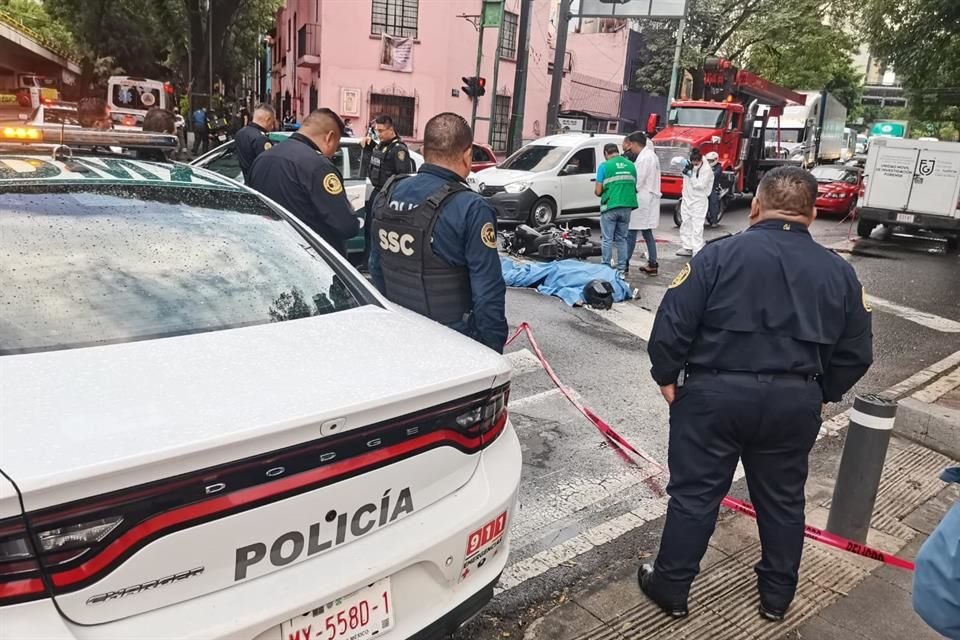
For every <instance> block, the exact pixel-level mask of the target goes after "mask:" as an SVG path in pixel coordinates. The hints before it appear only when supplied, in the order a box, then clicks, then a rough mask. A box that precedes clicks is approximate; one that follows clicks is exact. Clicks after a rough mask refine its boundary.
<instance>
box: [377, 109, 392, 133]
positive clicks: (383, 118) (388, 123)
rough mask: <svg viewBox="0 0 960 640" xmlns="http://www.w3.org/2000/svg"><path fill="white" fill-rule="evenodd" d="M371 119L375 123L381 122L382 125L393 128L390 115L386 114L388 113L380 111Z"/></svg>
mask: <svg viewBox="0 0 960 640" xmlns="http://www.w3.org/2000/svg"><path fill="white" fill-rule="evenodd" d="M373 121H374V122H375V123H376V124H383V125H386V126H388V127H390V128H391V129H393V118H391V117H390V116H388V115H387V114H385V113H381V114H380V115H378V116H377V117H376V118H374V119H373Z"/></svg>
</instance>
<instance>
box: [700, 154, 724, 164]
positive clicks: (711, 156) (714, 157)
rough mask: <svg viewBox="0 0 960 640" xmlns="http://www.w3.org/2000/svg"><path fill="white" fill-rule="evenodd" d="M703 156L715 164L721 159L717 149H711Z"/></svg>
mask: <svg viewBox="0 0 960 640" xmlns="http://www.w3.org/2000/svg"><path fill="white" fill-rule="evenodd" d="M703 157H704V159H705V160H706V161H707V162H709V163H710V164H715V163H716V162H717V161H718V160H720V154H718V153H717V152H716V151H711V152H710V153H708V154H707V155H705V156H703Z"/></svg>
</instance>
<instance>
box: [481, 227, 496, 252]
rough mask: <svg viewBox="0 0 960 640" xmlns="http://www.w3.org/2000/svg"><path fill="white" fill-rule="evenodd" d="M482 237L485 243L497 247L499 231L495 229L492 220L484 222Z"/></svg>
mask: <svg viewBox="0 0 960 640" xmlns="http://www.w3.org/2000/svg"><path fill="white" fill-rule="evenodd" d="M480 239H481V240H482V241H483V244H485V245H487V246H488V247H490V248H491V249H496V248H497V232H496V231H495V230H494V228H493V223H492V222H488V223H486V224H484V225H483V228H482V229H480Z"/></svg>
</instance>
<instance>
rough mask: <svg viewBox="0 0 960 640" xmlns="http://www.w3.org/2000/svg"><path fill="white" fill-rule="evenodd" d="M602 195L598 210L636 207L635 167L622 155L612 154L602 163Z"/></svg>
mask: <svg viewBox="0 0 960 640" xmlns="http://www.w3.org/2000/svg"><path fill="white" fill-rule="evenodd" d="M603 167H604V174H603V195H602V196H601V198H600V211H607V210H609V209H619V208H626V209H636V208H637V169H636V167H634V165H633V163H632V162H630V161H629V160H627V159H626V158H624V157H623V156H614V157H613V158H610V159H609V160H607V161H606V162H604V163H603Z"/></svg>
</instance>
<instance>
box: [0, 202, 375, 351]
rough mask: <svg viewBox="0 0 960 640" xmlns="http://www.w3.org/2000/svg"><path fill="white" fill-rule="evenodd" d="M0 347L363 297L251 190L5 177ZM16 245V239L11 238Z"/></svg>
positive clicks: (325, 307)
mask: <svg viewBox="0 0 960 640" xmlns="http://www.w3.org/2000/svg"><path fill="white" fill-rule="evenodd" d="M5 189H6V191H7V192H6V193H5V194H4V197H3V199H2V200H0V237H2V238H3V239H4V244H5V245H6V246H8V247H10V248H11V250H10V251H3V252H0V273H3V274H4V285H3V287H0V355H7V354H13V353H24V352H35V351H49V350H57V349H69V348H73V347H83V346H92V345H98V344H108V343H116V342H129V341H133V340H145V339H151V338H161V337H168V336H175V335H185V334H191V333H199V332H204V331H214V330H218V329H227V328H233V327H240V326H247V325H256V324H264V323H268V322H281V321H285V320H294V319H297V318H305V317H308V316H315V315H323V314H327V313H333V312H337V311H341V310H344V309H350V308H353V307H356V306H359V305H360V304H363V303H364V301H363V300H362V298H361V296H362V295H363V294H362V293H360V290H359V289H355V288H353V286H351V284H350V282H349V280H348V278H349V276H346V275H345V274H343V273H342V272H341V271H340V270H339V267H335V266H333V265H332V264H331V263H330V262H328V261H327V259H326V257H325V254H324V253H323V252H321V251H320V250H318V249H317V248H316V247H315V246H313V245H311V244H310V243H309V242H308V241H307V240H306V238H305V237H304V236H303V235H301V234H300V233H299V232H298V231H297V230H296V229H295V228H294V227H293V226H292V224H291V223H289V222H288V221H287V220H285V219H284V218H282V217H280V216H279V215H278V214H276V212H274V211H273V210H272V209H270V208H269V207H268V206H267V205H266V204H264V203H263V202H262V201H261V200H260V199H258V198H257V197H256V196H253V195H251V194H246V193H240V192H236V193H234V192H225V191H223V190H206V189H196V188H194V189H182V188H176V187H170V186H117V185H74V184H71V185H60V186H52V185H40V186H20V187H17V186H14V187H12V188H9V187H7V186H5ZM13 247H16V250H15V251H14V250H12V248H13Z"/></svg>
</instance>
